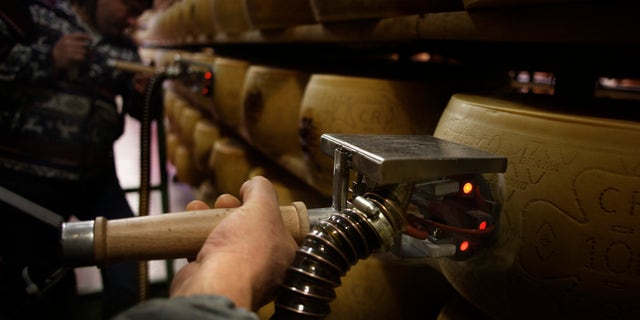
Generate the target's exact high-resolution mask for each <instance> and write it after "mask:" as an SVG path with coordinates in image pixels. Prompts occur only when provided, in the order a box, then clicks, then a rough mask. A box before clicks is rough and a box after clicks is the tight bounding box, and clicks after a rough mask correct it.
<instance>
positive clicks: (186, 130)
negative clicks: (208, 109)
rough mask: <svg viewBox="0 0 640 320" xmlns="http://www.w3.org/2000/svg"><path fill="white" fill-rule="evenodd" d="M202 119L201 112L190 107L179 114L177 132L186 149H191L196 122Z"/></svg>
mask: <svg viewBox="0 0 640 320" xmlns="http://www.w3.org/2000/svg"><path fill="white" fill-rule="evenodd" d="M200 119H202V112H200V111H199V110H196V109H195V108H194V107H192V106H188V107H186V108H184V110H182V113H181V114H180V122H179V124H178V125H179V128H180V130H179V132H180V137H181V141H182V143H183V144H184V145H185V146H187V147H190V148H191V147H193V132H194V129H195V127H196V124H197V123H198V121H200Z"/></svg>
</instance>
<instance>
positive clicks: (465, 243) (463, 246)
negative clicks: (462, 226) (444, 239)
mask: <svg viewBox="0 0 640 320" xmlns="http://www.w3.org/2000/svg"><path fill="white" fill-rule="evenodd" d="M459 249H460V251H467V249H469V241H462V242H461V243H460V247H459Z"/></svg>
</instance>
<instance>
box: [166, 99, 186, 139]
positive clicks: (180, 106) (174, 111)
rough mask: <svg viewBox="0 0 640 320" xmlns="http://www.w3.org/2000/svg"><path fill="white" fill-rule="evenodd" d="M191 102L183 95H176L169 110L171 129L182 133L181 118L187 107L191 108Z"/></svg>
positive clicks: (168, 116) (168, 117) (168, 118)
mask: <svg viewBox="0 0 640 320" xmlns="http://www.w3.org/2000/svg"><path fill="white" fill-rule="evenodd" d="M190 108H191V107H189V104H188V103H187V101H186V100H184V99H183V98H182V97H180V96H178V95H175V99H174V103H173V106H172V107H171V108H170V109H169V110H168V113H167V115H166V116H167V120H169V121H168V122H169V131H171V132H174V133H177V134H180V133H181V132H180V118H181V117H182V113H183V111H184V110H185V109H190Z"/></svg>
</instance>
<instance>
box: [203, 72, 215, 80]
mask: <svg viewBox="0 0 640 320" xmlns="http://www.w3.org/2000/svg"><path fill="white" fill-rule="evenodd" d="M212 77H213V74H212V73H211V72H210V71H209V72H205V73H204V78H205V79H207V80H210V79H211V78H212Z"/></svg>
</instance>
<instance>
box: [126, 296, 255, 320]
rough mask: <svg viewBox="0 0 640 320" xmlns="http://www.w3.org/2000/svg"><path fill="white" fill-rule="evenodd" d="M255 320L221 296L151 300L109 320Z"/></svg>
mask: <svg viewBox="0 0 640 320" xmlns="http://www.w3.org/2000/svg"><path fill="white" fill-rule="evenodd" d="M133 319H136V320H141V319H153V320H165V319H166V320H181V319H185V320H187V319H188V320H193V319H199V320H214V319H215V320H221V319H225V320H226V319H229V320H259V318H258V316H257V315H256V314H255V313H253V312H250V311H248V310H246V309H243V308H236V307H235V305H234V304H233V302H231V300H229V299H228V298H226V297H223V296H214V295H199V296H191V297H176V298H171V299H160V298H156V299H151V300H148V301H145V302H143V303H141V304H139V305H137V306H135V307H133V308H131V309H129V310H126V311H124V312H123V313H121V314H119V315H118V316H116V317H115V318H114V319H113V320H133Z"/></svg>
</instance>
